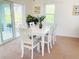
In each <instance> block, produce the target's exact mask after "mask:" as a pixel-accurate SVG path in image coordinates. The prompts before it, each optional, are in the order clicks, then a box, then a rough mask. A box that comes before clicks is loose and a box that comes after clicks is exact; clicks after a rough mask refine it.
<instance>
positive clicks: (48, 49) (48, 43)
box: [48, 42, 50, 54]
mask: <svg viewBox="0 0 79 59" xmlns="http://www.w3.org/2000/svg"><path fill="white" fill-rule="evenodd" d="M48 53H49V54H50V46H49V42H48Z"/></svg>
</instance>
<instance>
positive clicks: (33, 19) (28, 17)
mask: <svg viewBox="0 0 79 59" xmlns="http://www.w3.org/2000/svg"><path fill="white" fill-rule="evenodd" d="M26 22H27V25H28V26H29V23H30V22H34V23H35V24H37V22H38V19H37V18H36V17H34V16H31V15H28V16H27V17H26Z"/></svg>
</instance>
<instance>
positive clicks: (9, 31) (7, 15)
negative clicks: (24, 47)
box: [0, 2, 13, 41]
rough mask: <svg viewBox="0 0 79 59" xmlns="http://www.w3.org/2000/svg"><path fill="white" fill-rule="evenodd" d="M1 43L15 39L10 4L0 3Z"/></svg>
mask: <svg viewBox="0 0 79 59" xmlns="http://www.w3.org/2000/svg"><path fill="white" fill-rule="evenodd" d="M0 14H1V15H0V33H1V34H0V41H7V40H8V39H11V38H13V27H12V19H11V9H10V4H9V3H7V2H2V3H0Z"/></svg>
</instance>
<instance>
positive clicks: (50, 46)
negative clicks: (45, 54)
mask: <svg viewBox="0 0 79 59" xmlns="http://www.w3.org/2000/svg"><path fill="white" fill-rule="evenodd" d="M50 47H51V48H52V40H51V41H50Z"/></svg>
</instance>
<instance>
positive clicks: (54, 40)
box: [53, 36, 56, 45]
mask: <svg viewBox="0 0 79 59" xmlns="http://www.w3.org/2000/svg"><path fill="white" fill-rule="evenodd" d="M55 42H56V37H55V36H53V45H54V44H55Z"/></svg>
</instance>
